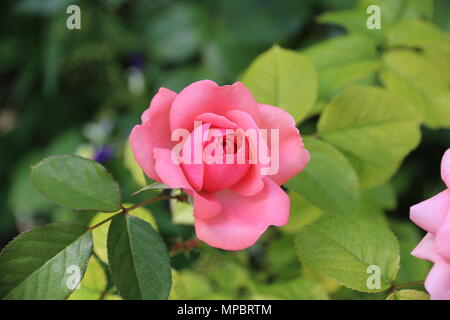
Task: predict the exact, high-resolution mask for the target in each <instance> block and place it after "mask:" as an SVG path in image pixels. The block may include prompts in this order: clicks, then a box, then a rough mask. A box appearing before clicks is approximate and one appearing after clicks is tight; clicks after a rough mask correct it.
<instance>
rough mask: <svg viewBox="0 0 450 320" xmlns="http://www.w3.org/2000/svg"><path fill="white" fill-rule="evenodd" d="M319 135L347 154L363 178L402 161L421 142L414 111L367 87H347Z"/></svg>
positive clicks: (328, 109) (322, 120)
mask: <svg viewBox="0 0 450 320" xmlns="http://www.w3.org/2000/svg"><path fill="white" fill-rule="evenodd" d="M318 132H319V135H320V136H321V137H322V138H323V139H325V140H326V141H328V142H329V143H331V144H333V145H335V146H336V147H338V148H340V149H341V150H342V151H344V152H345V153H346V154H348V155H349V156H350V157H349V159H350V161H352V162H354V163H355V169H356V170H357V172H358V175H360V176H363V177H364V176H367V175H369V176H370V175H373V173H369V174H368V173H367V171H368V170H369V172H370V171H372V172H373V171H375V170H376V171H383V170H385V168H386V167H389V168H390V167H391V166H393V165H395V164H397V163H398V162H400V161H402V159H403V158H404V157H405V156H406V155H407V154H408V153H409V152H410V151H411V150H412V149H414V148H415V147H416V146H417V145H418V143H419V141H420V131H419V121H418V119H417V115H416V113H415V112H414V110H413V109H412V108H411V107H410V106H409V105H407V104H405V103H403V102H402V100H400V99H398V98H397V97H396V96H395V95H393V94H392V93H390V92H389V91H386V90H383V89H380V88H377V87H366V86H352V87H349V88H348V89H347V90H345V91H344V92H343V93H342V94H340V95H339V96H337V97H336V98H335V99H333V100H332V101H331V102H330V103H329V104H328V105H327V106H326V107H325V109H324V111H323V113H322V114H321V117H320V120H319V123H318ZM387 177H389V175H388V176H387ZM370 179H372V178H370ZM377 182H378V181H377ZM381 182H383V181H381Z"/></svg>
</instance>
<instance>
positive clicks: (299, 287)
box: [254, 278, 328, 300]
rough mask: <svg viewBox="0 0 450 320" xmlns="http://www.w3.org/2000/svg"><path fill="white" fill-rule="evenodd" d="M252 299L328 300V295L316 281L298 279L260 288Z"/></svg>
mask: <svg viewBox="0 0 450 320" xmlns="http://www.w3.org/2000/svg"><path fill="white" fill-rule="evenodd" d="M254 298H255V299H275V300H277V299H284V300H328V295H327V293H326V292H325V290H324V288H323V287H322V286H321V285H320V284H319V283H318V282H317V281H314V280H312V279H303V278H298V279H296V280H294V281H287V282H281V283H277V284H272V285H265V286H261V287H259V288H257V289H256V294H255V296H254Z"/></svg>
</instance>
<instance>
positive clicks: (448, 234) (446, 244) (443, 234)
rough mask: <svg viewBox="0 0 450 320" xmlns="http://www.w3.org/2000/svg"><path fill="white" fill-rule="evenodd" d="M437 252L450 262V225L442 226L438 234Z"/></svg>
mask: <svg viewBox="0 0 450 320" xmlns="http://www.w3.org/2000/svg"><path fill="white" fill-rule="evenodd" d="M436 249H437V252H438V253H439V254H440V255H441V256H442V257H444V258H446V259H448V260H449V261H450V224H445V225H443V226H441V227H440V228H439V230H438V232H437V234H436Z"/></svg>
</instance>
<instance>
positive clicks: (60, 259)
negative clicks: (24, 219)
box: [0, 223, 92, 300]
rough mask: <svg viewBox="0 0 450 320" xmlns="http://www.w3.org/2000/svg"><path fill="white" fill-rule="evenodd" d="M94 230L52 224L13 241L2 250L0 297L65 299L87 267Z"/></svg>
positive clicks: (30, 231) (14, 298) (72, 225)
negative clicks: (92, 231)
mask: <svg viewBox="0 0 450 320" xmlns="http://www.w3.org/2000/svg"><path fill="white" fill-rule="evenodd" d="M91 253H92V234H91V232H90V231H88V230H87V229H86V228H85V227H81V226H78V225H75V224H68V223H64V224H49V225H46V226H43V227H38V228H35V229H31V230H29V231H26V232H24V233H22V234H20V235H19V236H18V237H16V238H15V239H14V240H13V241H11V242H10V243H9V244H8V245H7V246H6V247H5V249H4V250H3V251H2V253H1V254H0V298H2V299H13V300H22V299H23V300H59V299H66V298H67V297H68V296H69V295H70V293H71V292H72V291H73V289H74V287H75V286H76V284H77V282H79V281H80V280H81V278H82V277H83V275H84V272H85V271H86V266H87V264H88V261H89V257H90V256H91Z"/></svg>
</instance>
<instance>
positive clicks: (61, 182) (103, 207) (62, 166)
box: [31, 155, 120, 212]
mask: <svg viewBox="0 0 450 320" xmlns="http://www.w3.org/2000/svg"><path fill="white" fill-rule="evenodd" d="M31 182H32V184H33V186H34V187H35V188H36V189H37V190H38V191H40V192H41V193H42V194H43V195H44V196H46V197H47V198H48V199H49V200H51V201H53V202H55V203H57V204H60V205H62V206H65V207H68V208H71V209H75V210H90V211H102V212H114V211H117V210H119V209H120V189H119V185H118V184H117V182H115V181H114V179H113V178H112V177H111V175H110V174H109V173H108V171H106V169H105V168H104V167H103V166H102V165H100V164H99V163H98V162H95V161H92V160H88V159H84V158H81V157H77V156H69V155H60V156H51V157H49V158H46V159H44V160H42V161H41V162H39V163H38V164H37V165H35V166H33V167H32V168H31Z"/></svg>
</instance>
